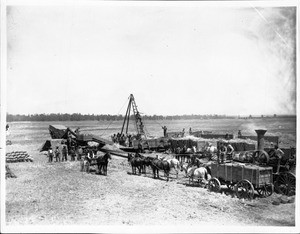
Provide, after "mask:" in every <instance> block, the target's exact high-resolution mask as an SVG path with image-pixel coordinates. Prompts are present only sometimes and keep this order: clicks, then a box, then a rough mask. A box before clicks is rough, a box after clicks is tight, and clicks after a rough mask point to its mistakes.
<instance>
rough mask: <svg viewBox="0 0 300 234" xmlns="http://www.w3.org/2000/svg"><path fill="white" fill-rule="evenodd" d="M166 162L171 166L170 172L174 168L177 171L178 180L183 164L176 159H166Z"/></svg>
mask: <svg viewBox="0 0 300 234" xmlns="http://www.w3.org/2000/svg"><path fill="white" fill-rule="evenodd" d="M164 161H167V162H168V163H169V165H170V170H171V169H172V168H174V170H175V171H176V179H178V170H180V169H181V164H180V162H179V161H178V160H177V159H176V158H171V159H165V160H164Z"/></svg>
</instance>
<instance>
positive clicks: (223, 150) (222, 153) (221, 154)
mask: <svg viewBox="0 0 300 234" xmlns="http://www.w3.org/2000/svg"><path fill="white" fill-rule="evenodd" d="M226 153H227V148H226V146H225V143H223V142H221V143H220V148H219V154H218V155H219V157H218V163H224V158H225V160H226ZM220 158H221V162H220Z"/></svg>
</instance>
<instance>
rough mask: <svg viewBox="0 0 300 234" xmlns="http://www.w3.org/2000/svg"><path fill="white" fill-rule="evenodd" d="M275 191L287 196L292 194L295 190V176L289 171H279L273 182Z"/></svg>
mask: <svg viewBox="0 0 300 234" xmlns="http://www.w3.org/2000/svg"><path fill="white" fill-rule="evenodd" d="M274 187H275V191H276V192H277V193H280V194H284V195H287V196H293V195H295V192H296V176H295V175H294V174H293V173H291V172H283V173H280V174H279V175H278V176H277V177H276V179H275V182H274Z"/></svg>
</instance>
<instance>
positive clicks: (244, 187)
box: [236, 180, 254, 200]
mask: <svg viewBox="0 0 300 234" xmlns="http://www.w3.org/2000/svg"><path fill="white" fill-rule="evenodd" d="M236 195H237V197H238V198H244V199H249V200H251V199H253V196H254V188H253V185H252V183H250V182H249V181H248V180H241V181H239V182H238V183H237V184H236Z"/></svg>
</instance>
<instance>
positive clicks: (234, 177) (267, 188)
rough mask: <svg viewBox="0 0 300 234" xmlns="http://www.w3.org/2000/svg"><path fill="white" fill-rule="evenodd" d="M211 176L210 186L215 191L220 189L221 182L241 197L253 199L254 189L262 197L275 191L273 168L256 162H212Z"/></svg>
mask: <svg viewBox="0 0 300 234" xmlns="http://www.w3.org/2000/svg"><path fill="white" fill-rule="evenodd" d="M211 176H212V179H211V181H210V184H209V187H210V189H211V190H213V191H220V189H221V184H226V185H227V187H228V188H230V189H233V190H235V192H236V194H237V196H238V197H240V198H249V199H252V198H253V196H254V190H256V191H257V192H258V194H259V195H260V196H261V197H267V196H270V195H271V194H272V193H273V190H274V186H273V168H272V167H261V166H258V165H254V164H245V163H239V162H231V163H225V164H218V163H213V164H211Z"/></svg>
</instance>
